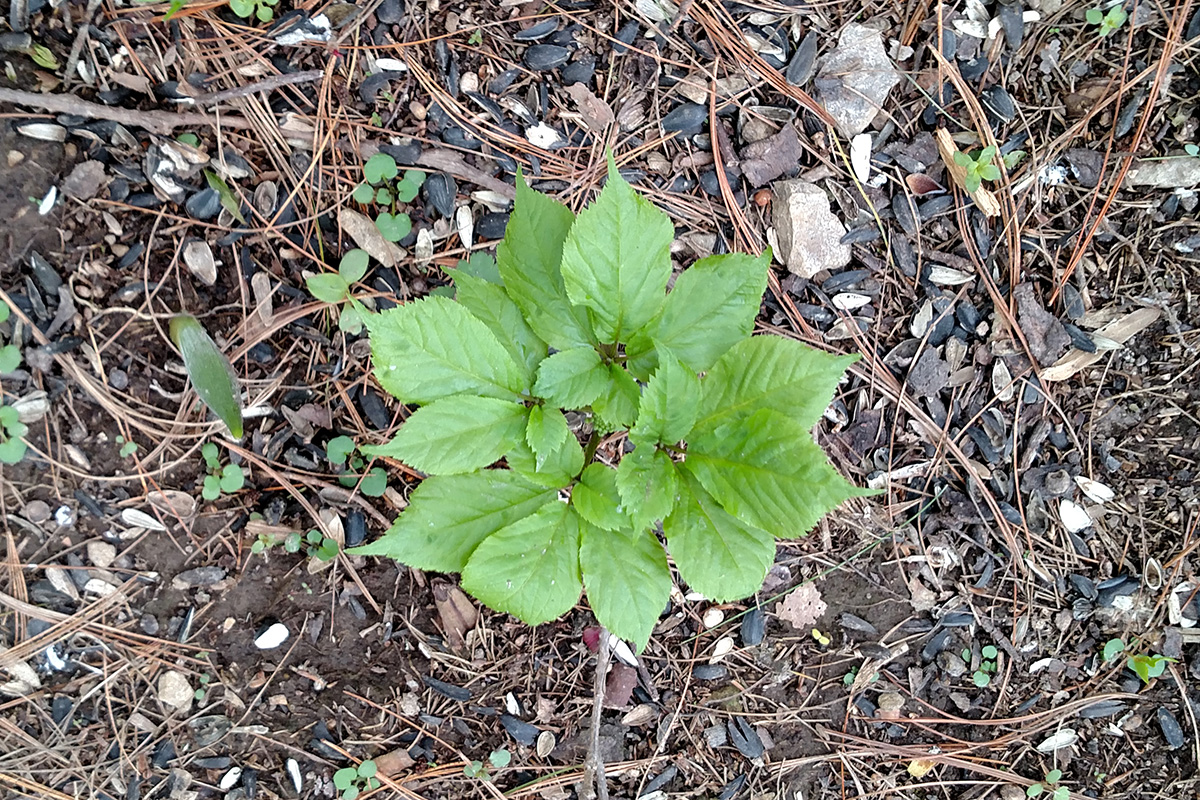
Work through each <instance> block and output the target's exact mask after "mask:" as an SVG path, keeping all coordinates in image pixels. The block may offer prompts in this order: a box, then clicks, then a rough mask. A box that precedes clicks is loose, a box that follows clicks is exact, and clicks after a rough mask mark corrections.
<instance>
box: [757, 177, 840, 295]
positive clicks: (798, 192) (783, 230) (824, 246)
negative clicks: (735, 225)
mask: <svg viewBox="0 0 1200 800" xmlns="http://www.w3.org/2000/svg"><path fill="white" fill-rule="evenodd" d="M771 193H772V195H773V197H772V201H771V203H772V207H771V214H772V218H773V221H774V223H775V235H776V237H777V238H778V240H779V260H780V261H781V262H783V263H784V264H785V265H786V266H787V268H788V269H789V270H790V271H791V272H793V273H795V274H796V275H799V276H800V277H802V278H811V277H812V276H813V275H816V274H817V273H818V272H820V271H821V270H833V269H839V268H841V267H844V266H846V265H847V264H849V263H850V245H848V244H841V238H842V237H843V236H845V235H846V226H844V225H842V223H841V221H840V220H839V219H838V218H837V217H836V216H835V215H834V214H833V212H832V211H830V210H829V198H828V197H827V196H826V194H825V191H824V190H823V189H821V188H820V187H819V186H817V185H815V184H812V183H808V182H807V181H802V180H788V181H776V182H775V183H773V184H772V185H771Z"/></svg>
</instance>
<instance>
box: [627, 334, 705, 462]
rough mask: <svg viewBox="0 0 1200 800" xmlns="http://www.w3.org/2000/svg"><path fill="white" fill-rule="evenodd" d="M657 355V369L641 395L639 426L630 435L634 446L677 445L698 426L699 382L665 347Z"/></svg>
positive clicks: (694, 374) (635, 426)
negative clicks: (694, 426)
mask: <svg viewBox="0 0 1200 800" xmlns="http://www.w3.org/2000/svg"><path fill="white" fill-rule="evenodd" d="M658 354H659V358H658V362H659V363H658V369H657V370H656V371H655V373H654V375H653V377H651V378H650V382H649V383H647V384H646V391H644V392H642V397H641V401H640V403H639V405H638V416H637V424H636V425H634V426H633V429H632V430H631V431H630V432H629V438H630V441H632V442H633V443H634V444H653V443H655V442H662V443H663V444H674V443H675V442H678V441H679V440H680V439H683V438H684V437H686V436H687V435H688V433H689V432H691V430H692V426H693V425H695V424H696V414H697V412H698V411H699V409H700V379H699V378H697V377H696V373H694V372H692V371H691V370H690V369H688V368H687V367H686V366H684V364H683V362H681V361H680V360H679V359H678V358H676V357H675V356H674V354H672V353H671V351H670V350H668V349H666V348H665V347H660V348H659V351H658Z"/></svg>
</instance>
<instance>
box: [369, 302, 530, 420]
mask: <svg viewBox="0 0 1200 800" xmlns="http://www.w3.org/2000/svg"><path fill="white" fill-rule="evenodd" d="M367 327H368V328H369V329H370V331H371V352H372V355H373V357H374V361H375V375H376V377H377V378H378V379H379V383H380V385H382V386H383V388H384V389H386V390H387V391H388V392H390V393H391V394H392V395H393V396H395V397H396V398H398V399H399V400H401V401H402V402H406V403H428V402H431V401H433V400H437V399H438V398H440V397H446V396H448V395H452V394H460V393H466V394H472V395H483V396H485V397H499V398H504V399H510V400H512V399H518V398H519V397H520V395H521V393H522V392H524V391H525V390H526V389H528V388H529V386H528V383H527V382H526V380H525V378H524V373H523V371H522V369H521V367H520V366H519V365H518V364H517V363H516V362H515V361H514V360H513V358H512V356H510V355H509V354H508V351H507V350H505V349H504V346H503V345H501V344H500V342H499V340H497V338H496V335H495V334H494V333H492V332H491V331H490V330H488V327H487V325H485V324H484V323H483V322H482V321H481V320H479V318H477V317H475V316H473V315H472V314H471V313H470V312H469V311H467V309H466V308H465V307H463V306H462V305H460V304H459V303H456V302H454V301H453V300H450V299H448V298H445V297H427V298H425V299H423V300H416V301H413V302H410V303H405V304H404V305H402V306H398V307H396V308H390V309H388V310H386V311H383V312H381V313H379V314H372V315H371V316H369V317H368V318H367Z"/></svg>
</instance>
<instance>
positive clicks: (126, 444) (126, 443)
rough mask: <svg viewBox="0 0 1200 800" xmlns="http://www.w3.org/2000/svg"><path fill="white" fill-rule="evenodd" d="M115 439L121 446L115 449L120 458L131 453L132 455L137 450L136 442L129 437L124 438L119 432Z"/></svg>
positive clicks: (126, 456) (127, 456)
mask: <svg viewBox="0 0 1200 800" xmlns="http://www.w3.org/2000/svg"><path fill="white" fill-rule="evenodd" d="M116 441H117V444H119V445H120V446H121V448H120V449H119V450H118V451H117V453H118V454H119V455H120V456H121V458H129V457H130V456H131V455H133V454H134V453H136V452H137V451H138V445H137V442H135V441H132V440H130V439H126V438H125V437H124V436H121V435H120V434H117V440H116Z"/></svg>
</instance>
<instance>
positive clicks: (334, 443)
mask: <svg viewBox="0 0 1200 800" xmlns="http://www.w3.org/2000/svg"><path fill="white" fill-rule="evenodd" d="M353 452H354V440H353V439H351V438H350V437H349V436H335V437H333V438H332V439H330V440H329V443H328V444H326V445H325V457H326V458H328V459H329V463H330V464H333V465H335V466H341V465H342V464H345V463H346V459H347V458H348V457H349V456H350V454H351V453H353Z"/></svg>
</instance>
